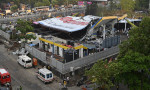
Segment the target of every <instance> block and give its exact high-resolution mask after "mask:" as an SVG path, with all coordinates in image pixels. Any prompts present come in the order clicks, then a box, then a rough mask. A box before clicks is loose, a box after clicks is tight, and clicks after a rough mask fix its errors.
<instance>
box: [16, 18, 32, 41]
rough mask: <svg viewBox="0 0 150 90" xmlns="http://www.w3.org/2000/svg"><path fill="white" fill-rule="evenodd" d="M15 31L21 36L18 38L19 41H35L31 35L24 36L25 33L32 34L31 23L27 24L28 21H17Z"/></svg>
mask: <svg viewBox="0 0 150 90" xmlns="http://www.w3.org/2000/svg"><path fill="white" fill-rule="evenodd" d="M16 30H18V31H20V32H21V34H20V35H19V37H18V38H20V39H25V40H28V39H29V40H31V39H35V37H34V36H33V35H27V34H26V33H27V32H33V27H32V26H31V22H29V21H24V20H20V19H19V20H18V21H17V27H16Z"/></svg>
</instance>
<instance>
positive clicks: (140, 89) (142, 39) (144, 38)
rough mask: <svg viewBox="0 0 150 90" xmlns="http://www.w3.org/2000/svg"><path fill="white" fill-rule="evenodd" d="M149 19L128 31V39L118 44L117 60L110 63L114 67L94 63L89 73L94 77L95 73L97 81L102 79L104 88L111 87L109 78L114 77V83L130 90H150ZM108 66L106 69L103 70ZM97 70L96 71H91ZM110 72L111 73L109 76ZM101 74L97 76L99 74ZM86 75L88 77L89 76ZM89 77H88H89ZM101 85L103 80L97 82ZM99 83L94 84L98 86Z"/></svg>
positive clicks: (146, 18)
mask: <svg viewBox="0 0 150 90" xmlns="http://www.w3.org/2000/svg"><path fill="white" fill-rule="evenodd" d="M149 23H150V18H148V17H145V18H144V19H143V20H142V22H141V23H140V26H139V27H134V28H132V29H131V30H130V31H129V36H130V38H129V39H128V40H127V41H124V42H123V43H121V44H120V53H119V55H118V58H117V60H115V61H113V62H111V64H112V65H113V66H114V69H113V70H111V69H112V68H113V67H109V64H108V63H96V64H95V65H94V66H93V67H92V69H91V70H90V71H88V72H89V74H91V75H94V76H95V73H94V71H95V72H97V75H98V76H97V77H95V78H96V79H97V80H99V79H100V77H101V76H103V77H101V78H103V79H104V80H105V82H108V81H109V83H104V84H106V85H105V88H109V87H106V86H111V84H110V83H112V82H111V78H110V77H114V78H115V81H116V82H118V83H119V82H120V83H122V82H123V83H124V84H126V85H128V88H129V89H130V90H149V89H150V85H149V84H150V80H149V79H150V78H149V76H150V72H149V69H150V36H149V35H150V25H149ZM111 64H110V65H111ZM105 65H108V67H107V68H104V66H105ZM93 68H98V69H96V70H95V69H93ZM110 71H112V73H111V74H109V73H110ZM98 72H99V73H101V74H99V73H98ZM89 74H88V75H89ZM89 76H90V75H89ZM99 82H100V85H103V83H102V82H104V81H103V80H101V81H100V80H99ZM99 82H96V83H97V84H98V85H99Z"/></svg>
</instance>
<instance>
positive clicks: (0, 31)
mask: <svg viewBox="0 0 150 90" xmlns="http://www.w3.org/2000/svg"><path fill="white" fill-rule="evenodd" d="M0 35H1V36H2V37H4V38H5V39H7V40H10V34H8V33H6V32H4V31H2V30H0Z"/></svg>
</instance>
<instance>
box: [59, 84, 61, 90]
mask: <svg viewBox="0 0 150 90" xmlns="http://www.w3.org/2000/svg"><path fill="white" fill-rule="evenodd" d="M59 89H60V90H61V82H59Z"/></svg>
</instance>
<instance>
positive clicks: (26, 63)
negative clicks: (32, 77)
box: [17, 55, 32, 68]
mask: <svg viewBox="0 0 150 90" xmlns="http://www.w3.org/2000/svg"><path fill="white" fill-rule="evenodd" d="M17 62H18V63H19V64H20V65H22V66H23V67H24V68H30V67H32V60H31V58H30V57H28V56H26V55H21V56H18V59H17Z"/></svg>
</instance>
